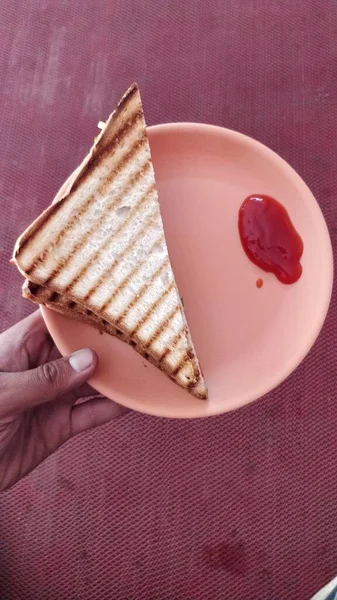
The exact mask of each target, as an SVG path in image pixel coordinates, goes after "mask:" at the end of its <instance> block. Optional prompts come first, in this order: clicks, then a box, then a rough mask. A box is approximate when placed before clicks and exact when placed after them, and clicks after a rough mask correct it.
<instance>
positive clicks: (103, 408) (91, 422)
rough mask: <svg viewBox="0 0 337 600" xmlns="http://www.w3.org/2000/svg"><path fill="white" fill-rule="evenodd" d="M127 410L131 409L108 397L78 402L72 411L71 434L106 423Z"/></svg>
mask: <svg viewBox="0 0 337 600" xmlns="http://www.w3.org/2000/svg"><path fill="white" fill-rule="evenodd" d="M127 412H129V409H127V408H125V407H124V406H120V405H119V404H116V402H113V401H112V400H108V399H107V398H93V399H92V400H88V401H87V402H83V404H77V405H76V406H74V407H73V409H72V411H71V417H70V418H71V426H70V431H71V434H70V435H71V436H74V435H77V434H78V433H81V432H82V431H86V430H87V429H91V428H92V427H97V426H98V425H104V423H108V422H109V421H111V420H112V419H115V418H116V417H121V416H122V415H124V414H126V413H127Z"/></svg>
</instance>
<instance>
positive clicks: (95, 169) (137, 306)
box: [14, 84, 207, 398]
mask: <svg viewBox="0 0 337 600" xmlns="http://www.w3.org/2000/svg"><path fill="white" fill-rule="evenodd" d="M14 262H15V263H16V265H17V267H18V269H19V270H20V271H21V273H22V274H23V275H24V276H25V278H26V279H27V280H28V281H27V282H26V283H25V285H24V296H26V297H29V298H30V299H31V300H33V301H35V302H38V303H42V304H46V305H48V306H53V307H54V308H55V309H56V310H59V311H60V312H63V313H64V314H67V315H68V316H70V317H73V318H76V319H81V320H84V321H87V322H88V323H90V324H92V325H95V326H96V327H99V328H100V329H104V330H106V331H107V332H108V333H110V334H112V335H116V336H118V337H120V338H121V339H123V340H124V341H126V342H128V343H129V344H131V345H132V346H133V347H134V348H135V349H136V350H137V351H138V352H140V353H141V354H142V355H143V356H144V357H145V358H147V359H148V360H150V361H151V362H152V363H153V364H155V365H156V366H157V367H158V368H160V369H162V370H163V371H164V372H165V373H166V374H167V375H168V376H169V377H170V378H171V379H172V380H173V381H175V382H176V383H177V384H178V385H180V386H181V387H183V388H185V389H187V390H188V391H189V392H191V393H192V394H193V395H194V396H196V397H198V398H207V388H206V385H205V382H204V379H203V375H202V373H201V370H200V366H199V361H198V358H197V356H196V352H195V349H194V346H193V343H192V339H191V335H190V331H189V328H188V325H187V321H186V317H185V314H184V309H183V306H182V302H181V298H180V295H179V291H178V289H177V286H176V283H175V279H174V275H173V271H172V267H171V263H170V259H169V255H168V250H167V246H166V241H165V234H164V229H163V224H162V219H161V214H160V207H159V202H158V194H157V190H156V186H155V178H154V171H153V166H152V161H151V154H150V146H149V142H148V138H147V133H146V125H145V120H144V115H143V110H142V104H141V99H140V94H139V89H138V86H137V85H136V84H134V85H133V86H132V87H131V88H130V89H129V90H128V91H127V93H126V94H125V95H124V96H123V98H122V100H121V101H120V103H119V105H118V107H117V109H116V110H115V112H114V113H112V115H111V116H110V117H109V119H108V121H107V122H106V125H105V128H104V129H103V131H102V132H101V133H100V135H99V136H98V138H97V140H96V142H95V144H94V146H93V147H92V149H91V151H90V153H89V155H88V156H87V157H86V159H85V160H84V161H83V163H82V165H81V168H80V171H79V173H78V175H77V177H76V179H75V181H74V183H73V184H72V186H71V188H70V190H69V191H68V192H67V193H66V194H65V196H64V197H62V198H61V199H60V200H59V201H58V202H56V203H55V204H52V205H51V206H50V207H49V208H47V210H45V211H44V212H43V213H42V215H41V216H40V217H39V218H38V219H36V221H34V223H33V224H32V225H31V226H30V227H28V229H27V230H26V231H25V232H24V233H23V235H21V237H20V238H19V239H18V241H17V243H16V246H15V250H14Z"/></svg>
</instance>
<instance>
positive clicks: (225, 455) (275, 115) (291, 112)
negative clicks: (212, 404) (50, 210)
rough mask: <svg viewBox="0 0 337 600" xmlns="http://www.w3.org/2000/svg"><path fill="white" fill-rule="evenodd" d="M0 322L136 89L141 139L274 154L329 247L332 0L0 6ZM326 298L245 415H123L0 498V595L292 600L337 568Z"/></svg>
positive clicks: (336, 54) (14, 306)
mask: <svg viewBox="0 0 337 600" xmlns="http://www.w3.org/2000/svg"><path fill="white" fill-rule="evenodd" d="M0 28H1V34H0V39H1V42H0V57H1V58H0V60H1V65H0V67H1V68H0V78H1V84H0V102H1V121H0V128H1V138H0V169H1V178H0V186H1V194H0V200H1V223H0V227H1V230H0V231H1V233H0V252H1V259H2V260H1V267H0V269H1V270H0V284H1V291H0V301H1V308H2V310H1V326H2V327H3V328H5V327H7V326H8V325H9V324H11V323H13V322H14V321H16V320H18V319H19V318H21V317H22V316H24V315H25V314H27V313H28V312H29V311H30V310H31V308H30V306H29V305H28V304H27V303H24V301H23V300H21V299H20V277H19V276H18V275H17V274H16V272H15V270H14V269H13V268H12V267H10V266H9V264H8V258H9V257H10V254H11V249H12V245H13V242H14V240H15V238H16V236H17V235H18V234H19V233H20V232H21V230H22V229H23V228H24V226H26V225H27V224H28V223H29V222H30V220H31V219H32V218H33V217H34V216H35V215H36V214H37V213H38V212H39V211H40V210H41V209H42V208H43V207H44V206H46V205H47V204H48V203H49V202H50V201H51V199H52V197H53V195H54V193H55V192H56V190H57V189H58V187H59V186H60V184H61V183H62V182H63V180H64V179H65V177H66V176H67V175H68V174H69V173H70V171H72V169H73V168H74V167H75V166H76V165H77V164H78V162H79V160H80V159H81V158H82V156H83V155H84V154H85V152H86V150H87V148H88V147H89V145H90V144H91V141H92V139H93V137H94V135H95V134H96V127H95V125H96V122H97V121H98V120H99V119H100V118H105V117H106V116H107V115H108V113H109V112H110V110H111V108H112V107H113V106H114V104H115V103H116V100H117V99H118V97H119V96H120V95H121V94H122V93H123V92H124V90H125V89H126V87H127V86H128V85H129V84H130V83H131V82H132V81H133V80H134V79H137V80H138V81H139V83H140V85H141V89H142V92H143V100H144V104H145V110H146V115H147V120H148V122H149V124H153V123H160V122H164V121H180V120H190V121H193V120H194V121H204V122H208V123H216V124H218V125H225V126H227V127H230V128H233V129H237V130H239V131H242V132H244V133H247V134H249V135H252V136H253V137H256V138H258V139H259V140H261V141H262V142H264V143H266V144H267V145H269V146H270V147H272V148H273V149H274V150H276V151H277V152H279V153H280V154H281V155H282V156H283V157H284V158H285V159H287V160H288V161H289V162H290V163H291V164H292V165H293V166H294V167H295V168H296V169H297V170H298V171H299V173H300V174H301V175H302V176H303V177H304V179H305V180H306V181H307V183H308V184H309V186H310V187H311V188H312V190H313V192H314V194H315V195H316V197H317V199H318V201H319V203H320V205H321V207H322V210H323V212H324V214H325V217H326V219H327V222H328V225H329V228H330V232H331V235H332V240H333V244H334V247H335V246H336V236H337V221H336V218H337V200H336V195H337V152H336V133H337V100H336V99H337V2H336V1H335V0H305V1H299V0H282V1H280V0H222V1H221V0H186V1H185V2H183V1H181V0H139V1H136V0H134V1H132V0H111V1H108V0H105V1H103V0H102V1H100V0H39V1H36V0H25V1H24V0H11V1H7V2H6V1H3V2H2V3H1V4H0ZM336 324H337V314H336V301H335V300H334V301H333V304H332V307H331V310H330V313H329V316H328V319H327V322H326V325H325V328H324V331H323V333H322V335H321V337H320V339H319V341H318V342H317V344H316V345H315V347H314V349H313V351H312V352H311V355H310V356H309V358H308V359H307V360H306V361H305V362H304V364H302V366H301V367H300V368H299V369H298V370H297V372H296V373H295V374H294V375H293V376H292V377H291V378H290V379H289V380H288V381H287V382H286V383H285V384H284V385H283V386H282V387H281V388H279V389H278V390H277V391H275V392H274V393H272V394H270V396H269V397H268V398H266V399H263V400H260V401H258V402H256V403H254V404H253V405H251V406H249V407H247V408H246V409H243V410H239V411H238V412H235V413H233V414H227V415H224V416H221V417H217V418H211V419H208V420H205V421H197V422H173V421H166V420H160V419H155V418H150V417H146V416H140V415H138V414H130V415H128V416H127V417H125V418H123V419H122V420H120V421H118V422H115V423H112V424H109V425H107V426H105V427H103V428H101V429H100V430H97V431H93V432H90V433H88V434H87V435H82V436H81V437H78V438H77V439H74V440H73V441H72V442H71V443H69V444H68V445H66V446H65V447H63V448H62V449H61V450H60V451H59V452H58V453H57V454H56V455H55V456H53V457H52V458H50V459H49V460H47V461H46V462H45V464H43V465H42V466H41V467H40V468H38V469H37V470H36V471H35V472H34V473H33V474H32V475H30V476H29V477H28V478H27V479H26V480H24V481H22V483H20V484H19V485H18V486H17V487H15V488H14V489H13V490H11V491H9V492H8V493H5V494H2V495H1V496H0V598H1V600H16V599H18V600H23V599H24V600H39V599H41V600H45V599H46V600H47V599H50V600H65V599H69V600H70V599H71V600H72V599H74V598H78V599H84V600H95V599H97V600H102V599H105V598H106V599H111V598H113V599H117V600H119V599H121V600H130V599H131V600H134V599H135V600H154V599H157V598H158V599H160V600H168V599H182V600H187V599H191V600H192V599H193V600H206V599H207V600H208V599H209V600H217V599H219V600H220V599H226V600H243V599H247V600H290V599H295V600H297V599H298V600H302V599H303V600H304V599H306V598H308V597H310V595H311V594H313V593H314V591H316V590H317V589H318V588H319V587H321V586H322V585H323V584H324V583H325V582H326V581H328V580H329V578H331V577H332V576H334V575H335V574H336V573H337V501H336V495H337V452H336V431H337V395H336V385H337V377H336V362H335V343H336Z"/></svg>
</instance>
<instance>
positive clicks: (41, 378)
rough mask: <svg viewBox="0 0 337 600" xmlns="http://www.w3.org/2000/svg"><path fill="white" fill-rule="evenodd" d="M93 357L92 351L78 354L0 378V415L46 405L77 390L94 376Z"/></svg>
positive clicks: (3, 374) (94, 356)
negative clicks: (0, 413)
mask: <svg viewBox="0 0 337 600" xmlns="http://www.w3.org/2000/svg"><path fill="white" fill-rule="evenodd" d="M96 366H97V355H96V353H95V352H94V351H93V350H90V349H89V348H85V349H83V350H78V351H77V352H75V353H74V354H72V355H71V356H69V357H68V358H59V359H58V360H54V361H52V362H49V363H46V364H44V365H40V366H39V367H37V368H36V369H31V370H29V371H23V372H22V373H1V374H0V394H1V400H0V411H1V412H3V411H5V414H6V412H8V410H10V412H14V411H15V412H16V411H20V410H27V409H28V408H32V407H34V406H38V405H39V404H44V403H45V402H50V401H51V400H54V399H55V398H57V397H58V396H62V395H63V394H65V393H66V392H70V391H71V390H73V389H75V388H77V387H79V386H80V385H82V384H83V383H85V382H86V381H87V379H88V378H89V377H90V376H91V375H92V374H93V373H94V371H95V369H96Z"/></svg>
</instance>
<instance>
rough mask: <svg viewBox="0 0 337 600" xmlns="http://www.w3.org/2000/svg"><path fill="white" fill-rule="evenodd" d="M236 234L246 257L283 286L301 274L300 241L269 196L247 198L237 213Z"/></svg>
mask: <svg viewBox="0 0 337 600" xmlns="http://www.w3.org/2000/svg"><path fill="white" fill-rule="evenodd" d="M239 233H240V238H241V243H242V246H243V249H244V251H245V253H246V254H247V256H248V258H249V259H250V260H251V261H252V262H253V263H254V264H255V265H257V266H258V267H260V268H261V269H263V270H264V271H266V272H267V273H274V275H275V276H276V277H277V279H279V281H281V282H282V283H286V284H290V283H295V281H297V280H298V279H299V278H300V277H301V274H302V265H301V263H300V259H301V256H302V254H303V241H302V238H301V237H300V235H299V234H298V233H297V231H296V229H295V227H294V226H293V224H292V222H291V220H290V217H289V215H288V213H287V211H286V209H285V208H284V206H282V204H280V202H278V201H277V200H275V199H274V198H272V197H271V196H264V195H253V196H249V197H248V198H246V200H245V201H244V202H243V204H242V206H241V208H240V210H239Z"/></svg>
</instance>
